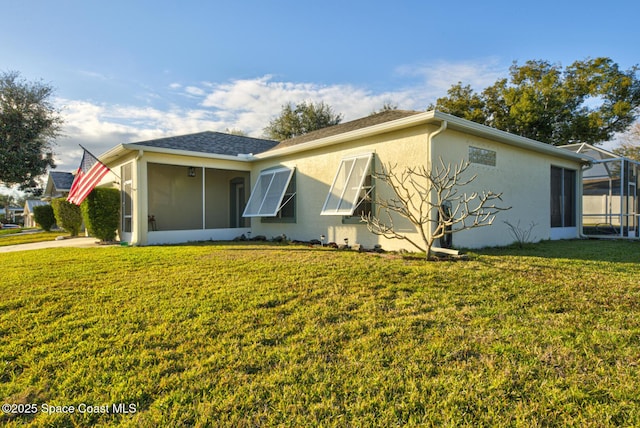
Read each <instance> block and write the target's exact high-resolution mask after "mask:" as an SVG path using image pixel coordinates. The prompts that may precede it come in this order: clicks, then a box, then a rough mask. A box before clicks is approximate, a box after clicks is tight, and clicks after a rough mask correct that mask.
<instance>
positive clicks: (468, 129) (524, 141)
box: [254, 110, 590, 163]
mask: <svg viewBox="0 0 640 428" xmlns="http://www.w3.org/2000/svg"><path fill="white" fill-rule="evenodd" d="M442 122H447V129H453V130H457V131H460V132H464V133H467V134H471V135H475V136H478V137H483V138H487V139H490V140H495V141H499V142H502V143H505V144H509V145H512V146H516V147H520V148H523V149H527V150H532V151H536V152H540V153H545V154H549V155H552V156H556V157H560V158H564V159H570V160H573V161H578V162H581V163H589V162H590V158H589V157H588V156H581V155H580V154H578V153H574V152H570V151H568V150H562V149H559V148H557V147H555V146H552V145H550V144H546V143H542V142H540V141H535V140H532V139H530V138H525V137H520V136H518V135H514V134H510V133H508V132H505V131H501V130H499V129H495V128H491V127H489V126H486V125H481V124H479V123H475V122H471V121H469V120H466V119H461V118H459V117H456V116H452V115H450V114H447V113H442V112H439V111H437V110H430V111H427V112H424V113H418V114H415V115H412V116H408V117H404V118H402V119H397V120H393V121H389V122H384V123H381V124H378V125H373V126H369V127H367V128H362V129H356V130H354V131H349V132H345V133H342V134H338V135H333V136H330V137H325V138H320V139H318V140H314V141H309V142H306V143H301V144H297V145H294V146H290V147H283V148H281V149H277V150H267V151H266V152H262V153H259V154H256V155H254V158H255V159H256V160H257V159H269V158H273V157H278V156H284V155H289V154H294V153H298V152H303V151H307V150H313V149H317V148H321V147H326V146H330V145H333V144H339V143H342V142H346V141H352V140H355V139H358V138H365V137H369V136H372V135H377V134H381V133H385V132H392V131H396V130H399V129H403V128H408V127H411V126H417V125H422V124H429V123H433V124H441V123H442Z"/></svg>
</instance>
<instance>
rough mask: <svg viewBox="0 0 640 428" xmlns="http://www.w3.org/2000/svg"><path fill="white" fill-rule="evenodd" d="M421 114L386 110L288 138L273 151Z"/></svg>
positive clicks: (410, 111) (411, 111)
mask: <svg viewBox="0 0 640 428" xmlns="http://www.w3.org/2000/svg"><path fill="white" fill-rule="evenodd" d="M419 113H423V112H420V111H414V110H387V111H383V112H381V113H376V114H372V115H370V116H367V117H363V118H361V119H356V120H352V121H350V122H345V123H341V124H339V125H335V126H329V127H327V128H322V129H318V130H317V131H312V132H309V133H307V134H304V135H300V136H299V137H293V138H289V139H288V140H284V141H282V142H281V143H280V144H278V145H277V146H275V147H274V148H273V149H281V148H283V147H289V146H294V145H296V144H301V143H307V142H309V141H314V140H319V139H321V138H326V137H332V136H334V135H338V134H344V133H345V132H349V131H355V130H358V129H362V128H367V127H369V126H374V125H379V124H381V123H385V122H390V121H392V120H397V119H402V118H404V117H408V116H413V115H414V114H419Z"/></svg>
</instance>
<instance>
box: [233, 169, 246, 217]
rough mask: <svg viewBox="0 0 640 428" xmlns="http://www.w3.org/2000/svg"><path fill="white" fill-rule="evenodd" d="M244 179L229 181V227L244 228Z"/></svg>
mask: <svg viewBox="0 0 640 428" xmlns="http://www.w3.org/2000/svg"><path fill="white" fill-rule="evenodd" d="M245 200H246V199H245V188H244V178H234V179H233V180H231V227H245V218H244V217H242V213H243V212H244V209H245V205H246V203H245Z"/></svg>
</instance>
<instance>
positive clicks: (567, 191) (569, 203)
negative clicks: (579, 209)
mask: <svg viewBox="0 0 640 428" xmlns="http://www.w3.org/2000/svg"><path fill="white" fill-rule="evenodd" d="M563 173H564V176H563V181H564V186H563V187H564V195H563V196H564V200H563V204H562V206H563V208H564V210H563V211H564V212H563V214H564V219H563V225H564V227H574V226H575V225H576V172H575V171H573V170H570V169H565V170H563Z"/></svg>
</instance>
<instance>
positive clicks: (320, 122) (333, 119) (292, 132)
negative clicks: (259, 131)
mask: <svg viewBox="0 0 640 428" xmlns="http://www.w3.org/2000/svg"><path fill="white" fill-rule="evenodd" d="M340 122H342V115H341V114H335V113H334V112H333V109H332V108H331V107H330V106H329V105H327V104H325V103H324V102H319V103H313V102H310V103H307V102H306V101H305V102H302V103H300V104H296V106H295V107H294V106H292V105H291V103H289V104H285V105H283V106H282V111H281V112H280V115H279V116H278V117H276V118H275V119H273V120H272V121H271V122H269V125H268V126H267V127H265V128H264V135H265V137H266V138H269V139H272V140H277V141H282V140H287V139H289V138H293V137H297V136H299V135H304V134H306V133H308V132H311V131H316V130H318V129H322V128H326V127H328V126H333V125H337V124H339V123H340Z"/></svg>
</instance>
